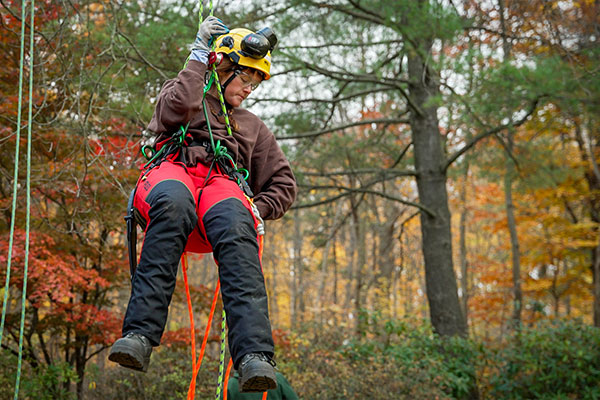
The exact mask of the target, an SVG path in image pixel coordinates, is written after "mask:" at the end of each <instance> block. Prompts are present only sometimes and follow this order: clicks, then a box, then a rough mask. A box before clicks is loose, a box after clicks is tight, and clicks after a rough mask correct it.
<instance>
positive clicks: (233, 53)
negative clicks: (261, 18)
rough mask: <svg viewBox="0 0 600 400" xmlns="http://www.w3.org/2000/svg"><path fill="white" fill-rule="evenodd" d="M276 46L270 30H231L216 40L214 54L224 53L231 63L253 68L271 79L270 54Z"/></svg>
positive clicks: (275, 37)
mask: <svg viewBox="0 0 600 400" xmlns="http://www.w3.org/2000/svg"><path fill="white" fill-rule="evenodd" d="M276 44H277V36H276V35H275V33H274V32H273V31H272V30H271V28H263V29H261V30H259V31H258V32H256V33H255V32H252V31H251V30H249V29H244V28H236V29H232V30H231V31H229V32H228V33H226V34H225V35H221V36H219V37H218V38H217V42H216V48H215V52H216V53H225V54H227V55H228V56H229V58H230V59H231V61H233V62H234V63H236V64H238V65H241V66H243V67H248V68H254V69H256V70H258V71H260V72H262V73H263V74H264V75H265V80H267V79H269V78H270V77H271V73H270V71H271V52H272V51H273V48H274V47H275V45H276Z"/></svg>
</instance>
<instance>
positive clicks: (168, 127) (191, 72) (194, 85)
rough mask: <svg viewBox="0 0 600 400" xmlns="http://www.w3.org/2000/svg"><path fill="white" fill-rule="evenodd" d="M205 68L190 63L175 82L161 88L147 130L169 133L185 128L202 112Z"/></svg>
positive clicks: (198, 63)
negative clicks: (182, 126) (183, 126)
mask: <svg viewBox="0 0 600 400" xmlns="http://www.w3.org/2000/svg"><path fill="white" fill-rule="evenodd" d="M205 73H206V64H203V63H201V62H199V61H194V60H190V61H189V62H188V65H187V66H186V67H185V68H184V69H182V70H181V71H180V72H179V74H178V75H177V78H175V79H170V80H168V81H166V82H165V84H164V85H163V87H162V89H161V91H160V94H159V96H158V100H157V102H156V108H155V109H154V115H153V116H152V120H151V121H150V124H149V125H148V129H149V130H151V131H153V132H155V133H162V132H170V131H173V130H176V129H179V127H180V126H181V125H184V124H187V123H188V122H189V121H190V120H191V119H192V117H193V116H194V115H195V114H196V113H197V112H199V111H200V110H201V106H202V95H203V89H204V75H205Z"/></svg>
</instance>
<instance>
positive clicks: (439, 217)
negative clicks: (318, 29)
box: [408, 40, 467, 336]
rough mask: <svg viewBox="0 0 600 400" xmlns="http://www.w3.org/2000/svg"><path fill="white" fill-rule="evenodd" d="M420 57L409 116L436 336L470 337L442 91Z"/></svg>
mask: <svg viewBox="0 0 600 400" xmlns="http://www.w3.org/2000/svg"><path fill="white" fill-rule="evenodd" d="M420 45H421V46H420V47H419V50H420V51H421V52H422V53H421V54H425V55H426V56H430V55H431V45H432V41H431V40H427V41H425V40H424V41H421V42H420ZM425 62H426V60H424V59H423V58H422V57H421V56H420V55H419V54H417V52H416V51H414V50H413V51H410V52H409V54H408V73H409V79H410V84H409V91H410V101H411V102H412V105H411V113H410V126H411V131H412V140H413V146H414V154H415V169H416V173H417V189H418V193H419V200H420V202H421V204H422V205H423V206H425V207H427V209H429V210H430V211H431V214H430V213H427V212H421V234H422V241H423V246H422V247H423V256H424V259H425V284H426V289H427V299H428V301H429V313H430V317H431V323H432V325H433V328H434V330H435V331H436V332H437V333H439V334H440V335H443V336H454V335H463V336H466V335H467V324H466V322H465V319H464V316H463V313H462V311H461V306H460V302H459V300H458V291H457V286H456V275H455V273H454V267H453V263H452V239H451V233H450V211H449V209H448V195H447V192H446V178H447V177H446V170H445V168H444V163H445V156H444V154H443V152H442V138H441V134H440V131H439V126H438V118H437V108H436V106H435V105H434V104H432V103H433V102H434V100H433V99H434V98H435V97H436V96H438V94H439V89H438V84H437V82H436V79H435V77H433V76H431V73H430V71H429V70H428V68H427V65H426V64H425Z"/></svg>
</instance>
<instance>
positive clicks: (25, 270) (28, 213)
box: [0, 0, 35, 400]
mask: <svg viewBox="0 0 600 400" xmlns="http://www.w3.org/2000/svg"><path fill="white" fill-rule="evenodd" d="M25 11H26V2H25V1H23V2H22V5H21V58H20V64H19V100H18V106H17V107H18V110H17V129H16V135H15V136H16V143H15V171H14V178H13V198H12V211H11V219H10V237H9V244H8V258H7V266H6V283H5V287H4V300H3V303H2V321H1V322H0V343H2V335H3V333H4V322H5V318H6V310H7V304H8V292H9V284H10V271H11V261H12V248H13V239H14V232H15V219H16V207H17V188H18V178H19V150H20V142H21V107H22V105H23V75H24V73H23V69H24V60H25V20H26V12H25ZM34 15H35V7H34V0H31V14H30V21H29V27H30V29H29V31H30V32H29V107H28V114H27V117H28V123H27V159H26V161H27V178H26V182H27V183H26V196H27V201H26V217H25V259H24V266H23V289H22V291H21V323H20V327H19V355H18V363H17V378H16V382H15V392H14V400H17V399H18V397H19V386H20V382H21V365H22V361H23V336H24V335H23V332H24V328H25V303H26V295H27V273H28V269H29V227H30V216H31V136H32V135H31V125H32V123H33V117H32V114H33V44H34V41H33V39H34V26H35V25H34V22H35V21H34Z"/></svg>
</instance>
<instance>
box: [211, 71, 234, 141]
mask: <svg viewBox="0 0 600 400" xmlns="http://www.w3.org/2000/svg"><path fill="white" fill-rule="evenodd" d="M213 75H214V77H215V82H216V83H217V85H216V86H217V92H218V93H219V101H220V102H221V110H222V111H223V116H224V117H225V126H226V127H227V134H228V135H229V136H233V134H232V133H231V124H230V123H229V115H228V114H227V107H225V99H224V98H223V90H222V89H221V82H219V75H218V74H217V66H216V65H213ZM207 122H208V120H207Z"/></svg>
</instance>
